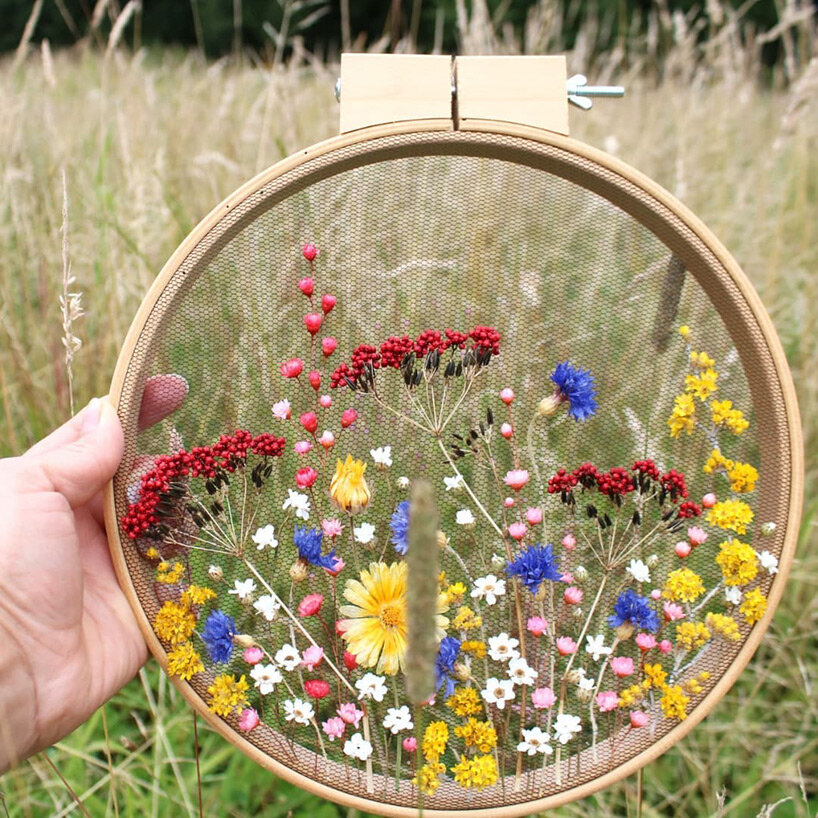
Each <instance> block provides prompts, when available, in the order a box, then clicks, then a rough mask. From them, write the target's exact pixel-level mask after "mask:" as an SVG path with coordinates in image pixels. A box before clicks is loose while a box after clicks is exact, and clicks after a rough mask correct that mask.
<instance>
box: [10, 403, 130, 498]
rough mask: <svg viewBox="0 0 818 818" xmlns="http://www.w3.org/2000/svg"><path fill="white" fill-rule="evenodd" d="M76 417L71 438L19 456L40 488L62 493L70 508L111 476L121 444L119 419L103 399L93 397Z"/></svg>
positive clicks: (120, 455) (92, 492) (92, 494)
mask: <svg viewBox="0 0 818 818" xmlns="http://www.w3.org/2000/svg"><path fill="white" fill-rule="evenodd" d="M76 420H77V421H78V428H77V426H73V427H72V428H73V430H74V433H75V439H74V440H70V439H68V440H67V441H64V442H61V443H59V444H58V445H54V446H53V447H52V448H50V449H49V450H47V451H34V450H31V451H29V452H27V453H26V454H25V455H23V457H22V458H21V462H22V463H23V464H24V465H25V467H26V471H27V472H29V474H30V476H31V478H32V479H33V480H34V481H35V482H38V483H39V484H40V485H39V487H40V488H41V489H44V490H53V491H56V492H58V493H60V494H62V495H63V496H64V497H65V498H66V499H67V500H68V502H69V504H70V505H71V507H72V508H77V507H78V506H81V505H83V504H84V503H86V502H88V500H90V499H91V498H92V497H93V496H94V495H95V494H97V493H98V492H99V491H101V490H102V488H103V487H104V486H105V484H106V483H107V482H108V481H109V480H110V479H111V478H112V477H113V476H114V473H115V472H116V470H117V467H118V466H119V461H120V459H121V458H122V449H123V445H124V443H123V437H122V427H121V426H120V425H119V418H118V417H117V415H116V411H115V410H114V407H113V406H112V405H111V403H110V401H109V400H108V399H107V398H94V400H92V401H91V403H90V404H88V406H87V407H86V409H85V410H84V411H83V412H82V413H81V414H80V415H78V416H77V418H76ZM72 423H73V421H72Z"/></svg>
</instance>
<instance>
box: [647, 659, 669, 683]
mask: <svg viewBox="0 0 818 818" xmlns="http://www.w3.org/2000/svg"><path fill="white" fill-rule="evenodd" d="M645 679H646V680H647V681H649V682H650V686H651V687H656V688H661V687H662V685H664V683H665V679H667V673H665V671H664V670H662V666H661V665H660V664H658V663H657V664H655V665H647V664H646V665H645Z"/></svg>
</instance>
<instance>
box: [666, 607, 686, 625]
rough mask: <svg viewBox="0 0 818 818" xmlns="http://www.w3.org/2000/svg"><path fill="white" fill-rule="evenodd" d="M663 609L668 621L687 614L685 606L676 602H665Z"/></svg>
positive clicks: (673, 620)
mask: <svg viewBox="0 0 818 818" xmlns="http://www.w3.org/2000/svg"><path fill="white" fill-rule="evenodd" d="M662 610H663V611H664V614H665V619H666V620H667V621H668V622H675V621H676V620H677V619H682V618H684V615H685V612H684V608H683V607H682V606H681V605H679V604H677V603H676V602H665V604H664V605H663V607H662Z"/></svg>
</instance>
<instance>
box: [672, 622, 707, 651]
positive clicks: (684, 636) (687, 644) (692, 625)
mask: <svg viewBox="0 0 818 818" xmlns="http://www.w3.org/2000/svg"><path fill="white" fill-rule="evenodd" d="M710 636H711V633H710V631H709V630H708V628H707V626H706V625H705V624H704V623H702V622H681V623H680V624H678V625H677V626H676V642H677V644H679V645H680V646H681V647H683V648H684V649H685V650H693V648H700V647H701V646H702V645H706V644H707V643H708V642H709V641H710Z"/></svg>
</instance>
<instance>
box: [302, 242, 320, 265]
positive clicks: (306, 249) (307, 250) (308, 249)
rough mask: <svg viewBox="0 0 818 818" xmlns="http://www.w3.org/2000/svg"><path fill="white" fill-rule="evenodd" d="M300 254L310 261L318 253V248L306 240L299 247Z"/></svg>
mask: <svg viewBox="0 0 818 818" xmlns="http://www.w3.org/2000/svg"><path fill="white" fill-rule="evenodd" d="M301 255H302V256H304V258H305V259H307V261H312V260H313V259H314V258H315V257H316V256H317V255H318V248H317V247H316V246H315V245H314V244H313V243H312V242H308V243H307V244H305V245H304V246H303V247H302V248H301Z"/></svg>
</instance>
